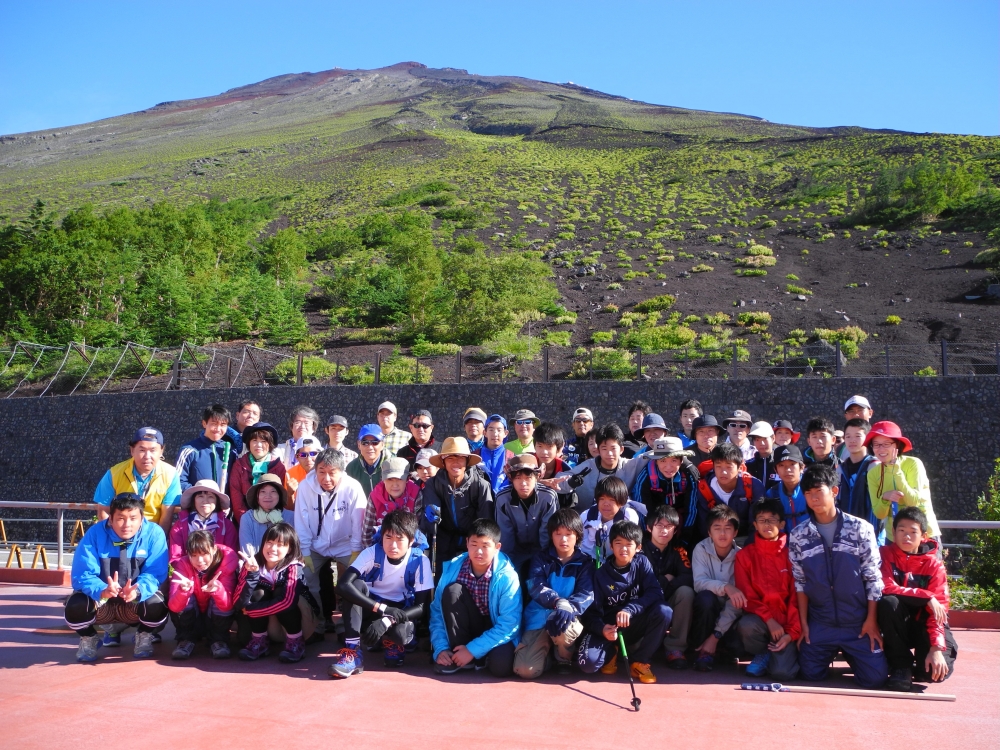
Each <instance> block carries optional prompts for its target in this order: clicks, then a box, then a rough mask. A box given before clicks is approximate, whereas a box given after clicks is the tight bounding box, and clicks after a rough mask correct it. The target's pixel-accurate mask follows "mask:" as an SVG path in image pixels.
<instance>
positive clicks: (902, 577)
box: [879, 540, 950, 651]
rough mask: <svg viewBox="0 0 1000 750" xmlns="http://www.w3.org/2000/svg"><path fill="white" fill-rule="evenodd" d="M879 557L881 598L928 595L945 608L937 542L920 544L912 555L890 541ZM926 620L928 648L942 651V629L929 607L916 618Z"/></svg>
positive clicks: (945, 590)
mask: <svg viewBox="0 0 1000 750" xmlns="http://www.w3.org/2000/svg"><path fill="white" fill-rule="evenodd" d="M879 554H880V555H881V556H882V586H883V588H882V596H908V597H912V598H914V599H923V600H929V599H930V598H931V597H932V596H933V597H934V598H935V599H937V600H938V601H939V602H941V604H943V605H944V606H945V608H947V607H948V606H949V604H950V599H949V597H948V575H947V572H946V571H945V569H944V563H942V562H941V561H940V560H938V559H937V542H935V541H934V540H928V541H926V542H923V543H922V544H921V545H920V547H919V549H918V550H917V551H916V553H915V554H912V555H911V554H909V553H907V552H903V550H901V549H900V548H899V547H897V546H896V545H895V544H893V543H892V542H890V543H889V544H887V545H885V546H884V547H880V548H879ZM923 616H926V617H927V622H926V625H927V635H928V636H930V641H931V645H932V646H933V647H934V648H936V649H939V650H941V651H944V650H945V643H944V626H945V623H943V622H938V621H937V620H936V619H935V618H934V614H933V612H932V611H931V608H930V607H925V608H924V609H923V611H922V613H921V615H919V616H918V617H923Z"/></svg>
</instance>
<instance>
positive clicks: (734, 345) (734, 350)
mask: <svg viewBox="0 0 1000 750" xmlns="http://www.w3.org/2000/svg"><path fill="white" fill-rule="evenodd" d="M733 377H734V378H735V377H736V344H733Z"/></svg>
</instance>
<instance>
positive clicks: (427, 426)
mask: <svg viewBox="0 0 1000 750" xmlns="http://www.w3.org/2000/svg"><path fill="white" fill-rule="evenodd" d="M433 426H434V425H432V424H411V425H410V427H412V428H413V429H415V430H429V429H430V428H431V427H433Z"/></svg>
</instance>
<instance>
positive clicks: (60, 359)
mask: <svg viewBox="0 0 1000 750" xmlns="http://www.w3.org/2000/svg"><path fill="white" fill-rule="evenodd" d="M737 332H739V331H737ZM371 346H378V344H370V345H369V347H371ZM386 349H387V351H383V350H381V349H380V350H376V351H375V352H372V351H371V348H368V349H367V350H366V351H367V352H368V353H367V354H365V355H363V356H360V357H359V356H358V354H356V353H352V352H351V350H350V349H336V350H329V352H328V351H325V350H324V351H317V352H310V353H302V352H295V351H292V350H290V349H287V348H281V347H274V348H265V347H261V346H253V345H250V344H238V343H234V344H217V345H213V346H199V345H196V344H191V343H188V342H185V343H183V344H182V345H181V346H180V347H177V348H170V349H160V348H155V347H147V346H142V345H141V344H135V343H131V342H130V343H127V344H125V345H123V346H119V347H105V348H97V347H92V346H87V345H84V344H78V343H71V344H67V345H66V346H65V347H54V346H47V345H42V344H35V343H32V342H25V341H18V342H17V343H15V344H14V346H13V347H12V348H9V349H5V350H0V395H2V397H4V398H25V397H44V396H53V395H76V394H102V393H134V392H137V391H153V390H181V389H183V390H187V389H192V388H193V389H201V388H235V387H245V386H266V385H365V384H388V385H402V384H414V383H462V382H479V383H482V382H497V383H505V382H529V381H530V382H546V383H547V382H550V381H553V380H674V379H677V378H712V379H733V378H772V377H774V378H802V377H823V378H835V377H911V376H923V377H946V376H955V375H964V376H968V375H973V376H982V375H997V374H998V373H1000V343H968V344H966V343H954V342H948V341H941V342H939V343H935V344H916V345H909V344H907V345H903V344H900V345H891V344H880V343H872V342H871V341H869V342H866V343H865V344H863V345H861V346H858V347H855V346H848V345H844V346H842V345H841V342H832V343H828V342H815V341H814V342H811V343H805V344H801V345H795V346H793V345H790V344H787V343H781V344H775V345H770V344H763V343H756V344H750V343H746V342H745V341H744V340H742V339H741V340H739V341H737V342H726V343H719V344H718V345H714V344H713V345H712V346H703V345H702V343H701V339H699V340H698V341H696V342H695V343H694V344H692V345H691V346H685V347H677V348H672V349H666V350H662V349H658V350H655V351H653V350H644V349H642V348H630V349H623V348H620V347H616V346H614V345H613V344H611V343H610V342H609V343H608V344H607V345H606V346H601V345H589V346H583V347H576V348H573V347H568V346H541V347H539V346H537V340H536V345H535V346H534V347H533V348H530V354H527V355H525V354H523V353H522V354H521V355H515V354H498V353H496V352H487V351H485V350H483V349H482V348H479V347H460V348H458V349H457V351H455V352H454V353H450V354H442V355H440V356H427V357H414V356H411V355H408V354H405V353H403V352H401V351H400V350H399V348H398V347H395V346H391V345H386ZM848 355H849V356H848Z"/></svg>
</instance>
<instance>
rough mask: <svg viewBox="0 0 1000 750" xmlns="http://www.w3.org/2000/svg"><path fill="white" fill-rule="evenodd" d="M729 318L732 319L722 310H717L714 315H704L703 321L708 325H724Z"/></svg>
mask: <svg viewBox="0 0 1000 750" xmlns="http://www.w3.org/2000/svg"><path fill="white" fill-rule="evenodd" d="M730 320H732V318H731V317H729V316H728V315H726V313H724V312H718V313H715V314H714V315H706V316H705V322H706V323H708V324H709V325H710V326H721V325H725V324H726V323H728V322H729V321H730Z"/></svg>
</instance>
